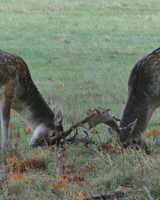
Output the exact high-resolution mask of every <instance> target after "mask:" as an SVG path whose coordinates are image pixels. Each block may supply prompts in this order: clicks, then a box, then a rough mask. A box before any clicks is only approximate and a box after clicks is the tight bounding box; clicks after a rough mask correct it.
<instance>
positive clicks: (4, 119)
mask: <svg viewBox="0 0 160 200" xmlns="http://www.w3.org/2000/svg"><path fill="white" fill-rule="evenodd" d="M11 102H12V98H11V97H10V96H8V95H6V94H3V95H2V97H1V99H0V110H1V112H0V114H1V128H2V142H1V148H5V147H7V141H8V124H9V119H10V111H11Z"/></svg>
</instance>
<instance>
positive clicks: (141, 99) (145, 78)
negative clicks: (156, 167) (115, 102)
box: [109, 48, 160, 153]
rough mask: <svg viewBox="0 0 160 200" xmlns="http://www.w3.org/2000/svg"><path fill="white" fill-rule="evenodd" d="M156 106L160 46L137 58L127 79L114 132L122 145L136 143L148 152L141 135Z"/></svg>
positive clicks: (159, 101) (159, 86)
mask: <svg viewBox="0 0 160 200" xmlns="http://www.w3.org/2000/svg"><path fill="white" fill-rule="evenodd" d="M159 106H160V48H158V49H156V50H154V51H153V52H152V53H150V54H149V55H147V56H145V57H143V58H142V59H140V60H139V61H138V62H137V64H136V65H135V66H134V67H133V69H132V71H131V73H130V77H129V80H128V99H127V101H126V105H125V108H124V111H123V115H122V118H121V122H120V129H119V131H117V132H115V131H113V130H112V129H111V128H109V132H110V133H111V134H115V135H116V136H117V135H118V137H119V140H120V141H121V143H122V144H123V146H124V147H128V146H133V145H139V146H141V147H142V148H144V149H145V151H146V153H150V150H149V148H148V147H147V144H146V142H145V141H144V139H143V138H142V133H143V132H144V131H145V129H146V127H147V125H148V123H149V121H150V118H151V116H152V113H153V112H154V111H155V109H156V108H158V107H159Z"/></svg>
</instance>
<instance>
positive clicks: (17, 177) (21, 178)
mask: <svg viewBox="0 0 160 200" xmlns="http://www.w3.org/2000/svg"><path fill="white" fill-rule="evenodd" d="M7 180H8V181H9V182H10V183H13V182H25V181H26V177H25V175H24V174H21V173H18V174H15V173H12V174H10V175H9V177H8V179H7Z"/></svg>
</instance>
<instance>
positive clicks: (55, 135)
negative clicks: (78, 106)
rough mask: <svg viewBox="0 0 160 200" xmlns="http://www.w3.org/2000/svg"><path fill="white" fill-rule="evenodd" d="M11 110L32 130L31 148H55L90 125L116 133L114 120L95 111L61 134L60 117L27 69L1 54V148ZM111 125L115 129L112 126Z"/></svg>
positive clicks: (18, 60) (3, 145) (4, 142)
mask: <svg viewBox="0 0 160 200" xmlns="http://www.w3.org/2000/svg"><path fill="white" fill-rule="evenodd" d="M11 109H13V110H15V111H16V112H17V113H18V114H19V115H20V116H21V118H22V119H23V120H24V121H25V122H26V123H27V124H28V126H29V127H30V128H31V129H33V130H34V134H33V137H32V138H31V140H30V146H33V147H34V146H37V145H40V146H42V145H44V144H48V145H50V144H55V143H56V142H57V143H59V141H60V140H61V139H64V138H66V137H67V136H68V135H69V134H70V133H71V132H72V131H73V130H74V129H75V128H76V127H78V126H82V125H83V124H85V123H87V122H88V123H89V126H90V128H92V127H93V126H95V125H97V124H99V123H103V122H104V123H107V124H108V125H110V124H111V127H112V128H113V129H114V130H115V131H117V130H118V127H117V126H116V124H115V120H114V119H112V117H111V116H110V115H109V113H108V112H107V111H103V112H101V111H99V110H96V112H95V113H92V114H91V115H90V116H88V117H87V118H85V119H84V120H82V121H80V122H78V123H76V124H74V125H73V126H72V127H70V128H69V129H68V130H67V131H64V130H63V126H62V113H61V111H58V112H57V114H56V115H55V114H54V112H53V111H52V110H51V109H50V107H49V106H48V104H47V103H46V101H45V100H44V98H43V97H42V96H41V94H40V92H39V91H38V89H37V87H36V86H35V84H34V82H33V80H32V78H31V75H30V72H29V69H28V66H27V64H26V63H25V62H24V60H23V59H22V58H21V57H19V56H16V55H12V54H10V53H7V52H4V51H0V119H1V128H2V141H1V147H2V148H5V147H6V146H7V143H8V124H9V119H10V112H11ZM113 125H114V126H113Z"/></svg>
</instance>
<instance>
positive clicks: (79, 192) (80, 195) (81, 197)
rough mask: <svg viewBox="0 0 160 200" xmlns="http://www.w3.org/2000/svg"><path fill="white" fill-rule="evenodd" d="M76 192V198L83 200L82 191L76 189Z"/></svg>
mask: <svg viewBox="0 0 160 200" xmlns="http://www.w3.org/2000/svg"><path fill="white" fill-rule="evenodd" d="M77 193H78V195H77V196H76V200H83V199H84V196H83V193H82V191H77Z"/></svg>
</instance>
